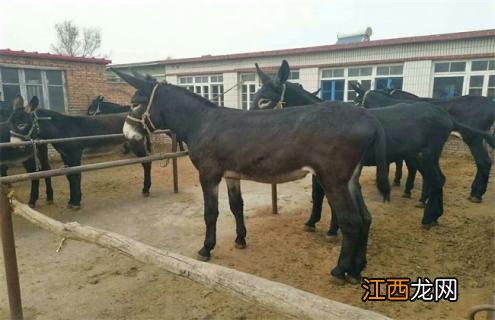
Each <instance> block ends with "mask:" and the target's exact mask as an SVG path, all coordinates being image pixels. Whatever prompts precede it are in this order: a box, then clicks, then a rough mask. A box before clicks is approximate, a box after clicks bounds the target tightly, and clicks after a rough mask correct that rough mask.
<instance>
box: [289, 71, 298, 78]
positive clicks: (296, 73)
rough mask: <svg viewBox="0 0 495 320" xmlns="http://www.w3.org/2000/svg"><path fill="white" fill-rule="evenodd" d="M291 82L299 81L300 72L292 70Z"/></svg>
mask: <svg viewBox="0 0 495 320" xmlns="http://www.w3.org/2000/svg"><path fill="white" fill-rule="evenodd" d="M289 80H299V70H294V71H292V70H291V72H290V74H289Z"/></svg>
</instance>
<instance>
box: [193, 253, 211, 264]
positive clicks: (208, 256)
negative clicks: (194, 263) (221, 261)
mask: <svg viewBox="0 0 495 320" xmlns="http://www.w3.org/2000/svg"><path fill="white" fill-rule="evenodd" d="M196 258H197V259H198V260H199V261H204V262H206V261H210V259H211V255H207V256H205V255H204V254H203V253H201V250H200V251H199V252H198V254H197V255H196Z"/></svg>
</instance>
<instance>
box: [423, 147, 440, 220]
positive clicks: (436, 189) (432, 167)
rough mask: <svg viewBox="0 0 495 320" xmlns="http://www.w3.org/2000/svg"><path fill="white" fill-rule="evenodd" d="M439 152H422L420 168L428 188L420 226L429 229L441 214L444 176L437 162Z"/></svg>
mask: <svg viewBox="0 0 495 320" xmlns="http://www.w3.org/2000/svg"><path fill="white" fill-rule="evenodd" d="M439 155H440V153H439V152H438V153H437V152H435V151H434V150H433V151H431V152H424V153H423V158H424V159H423V160H424V162H423V163H422V165H421V166H422V168H423V171H424V175H423V177H424V179H425V182H426V183H427V188H428V199H427V201H426V203H425V209H424V213H423V219H422V221H421V224H422V226H423V227H424V228H425V229H429V228H430V227H431V226H433V225H436V224H437V220H438V218H439V217H440V216H441V215H442V214H443V185H444V183H445V177H444V176H443V174H442V171H441V170H440V166H439V163H438V158H439Z"/></svg>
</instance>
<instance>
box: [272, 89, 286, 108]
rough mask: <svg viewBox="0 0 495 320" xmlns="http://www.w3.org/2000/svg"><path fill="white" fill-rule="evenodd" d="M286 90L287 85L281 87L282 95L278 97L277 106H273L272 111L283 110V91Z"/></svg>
mask: <svg viewBox="0 0 495 320" xmlns="http://www.w3.org/2000/svg"><path fill="white" fill-rule="evenodd" d="M286 88H287V85H286V84H285V83H284V84H283V85H282V94H281V95H280V99H279V100H278V102H277V104H275V107H274V109H283V108H284V107H285V104H286V102H285V101H284V98H285V89H286Z"/></svg>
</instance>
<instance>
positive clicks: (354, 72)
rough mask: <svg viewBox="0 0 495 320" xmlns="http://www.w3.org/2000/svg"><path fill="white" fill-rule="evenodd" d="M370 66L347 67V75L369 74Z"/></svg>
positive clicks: (360, 75) (361, 75)
mask: <svg viewBox="0 0 495 320" xmlns="http://www.w3.org/2000/svg"><path fill="white" fill-rule="evenodd" d="M372 69H373V68H372V67H364V68H349V70H347V75H348V76H349V77H364V76H371V71H372Z"/></svg>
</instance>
